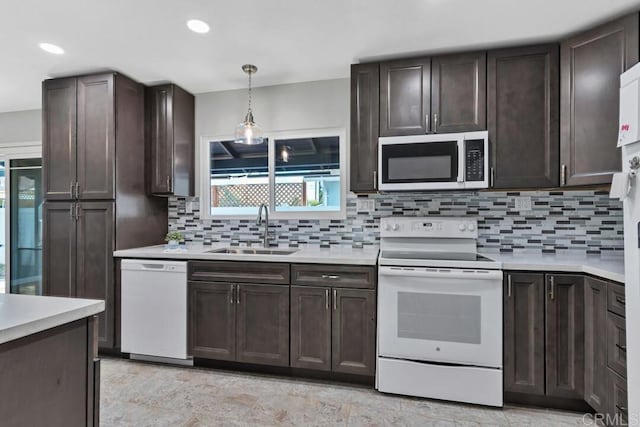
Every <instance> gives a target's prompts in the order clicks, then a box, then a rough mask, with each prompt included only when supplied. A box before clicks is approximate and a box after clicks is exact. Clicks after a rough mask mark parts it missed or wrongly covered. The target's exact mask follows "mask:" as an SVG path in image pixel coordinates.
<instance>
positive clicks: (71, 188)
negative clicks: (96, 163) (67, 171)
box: [69, 182, 76, 199]
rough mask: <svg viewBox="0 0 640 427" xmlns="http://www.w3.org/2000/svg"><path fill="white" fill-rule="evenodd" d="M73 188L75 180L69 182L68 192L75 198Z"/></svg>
mask: <svg viewBox="0 0 640 427" xmlns="http://www.w3.org/2000/svg"><path fill="white" fill-rule="evenodd" d="M75 188H76V184H75V182H70V183H69V194H70V197H71V198H72V199H75V198H76V197H75V193H74V191H75Z"/></svg>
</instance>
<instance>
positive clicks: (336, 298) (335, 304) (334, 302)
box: [333, 289, 338, 310]
mask: <svg viewBox="0 0 640 427" xmlns="http://www.w3.org/2000/svg"><path fill="white" fill-rule="evenodd" d="M333 309H334V310H337V309H338V291H337V290H336V289H334V290H333Z"/></svg>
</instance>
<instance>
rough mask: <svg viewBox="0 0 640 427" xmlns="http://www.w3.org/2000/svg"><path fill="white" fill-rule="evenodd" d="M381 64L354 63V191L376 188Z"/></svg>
mask: <svg viewBox="0 0 640 427" xmlns="http://www.w3.org/2000/svg"><path fill="white" fill-rule="evenodd" d="M379 87H380V74H379V68H378V64H359V65H352V66H351V138H350V144H351V172H350V173H351V191H354V192H358V191H375V190H376V188H377V186H378V183H377V170H378V123H379V112H378V108H379Z"/></svg>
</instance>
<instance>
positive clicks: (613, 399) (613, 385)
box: [607, 369, 629, 426]
mask: <svg viewBox="0 0 640 427" xmlns="http://www.w3.org/2000/svg"><path fill="white" fill-rule="evenodd" d="M608 373H609V378H608V386H607V393H608V394H609V406H608V408H607V415H609V417H610V418H611V423H609V424H608V425H615V426H628V425H629V404H628V403H629V402H628V396H627V380H626V379H624V378H623V377H621V376H620V375H618V374H616V373H615V372H614V371H612V370H611V369H609V372H608Z"/></svg>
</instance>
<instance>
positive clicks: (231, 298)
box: [229, 285, 235, 305]
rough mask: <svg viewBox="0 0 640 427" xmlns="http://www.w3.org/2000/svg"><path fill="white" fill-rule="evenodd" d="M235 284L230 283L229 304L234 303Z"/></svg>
mask: <svg viewBox="0 0 640 427" xmlns="http://www.w3.org/2000/svg"><path fill="white" fill-rule="evenodd" d="M234 289H235V286H233V285H229V304H231V305H233V291H234Z"/></svg>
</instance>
